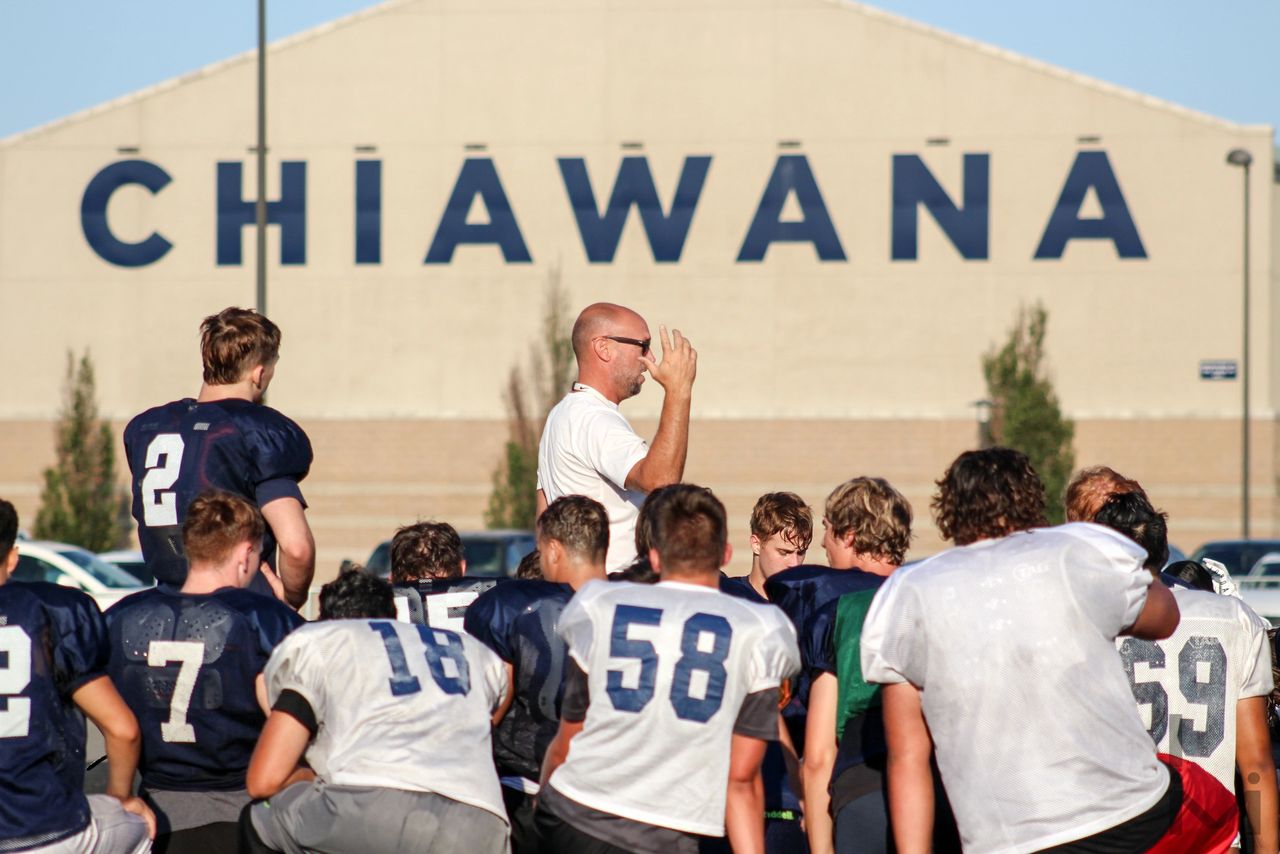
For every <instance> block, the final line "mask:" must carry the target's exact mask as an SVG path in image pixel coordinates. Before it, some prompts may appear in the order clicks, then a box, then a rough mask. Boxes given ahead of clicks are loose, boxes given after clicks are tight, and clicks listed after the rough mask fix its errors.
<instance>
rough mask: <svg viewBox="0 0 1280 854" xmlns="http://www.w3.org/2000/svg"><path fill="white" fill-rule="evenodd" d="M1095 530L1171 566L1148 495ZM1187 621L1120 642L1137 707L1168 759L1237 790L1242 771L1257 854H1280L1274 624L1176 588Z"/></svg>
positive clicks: (1150, 564) (1126, 499)
mask: <svg viewBox="0 0 1280 854" xmlns="http://www.w3.org/2000/svg"><path fill="white" fill-rule="evenodd" d="M1093 521H1095V522H1097V523H1098V524H1100V525H1106V526H1107V527H1108V528H1114V529H1115V530H1117V531H1119V532H1120V533H1122V534H1124V535H1125V536H1127V537H1129V538H1130V539H1132V540H1133V541H1134V542H1136V543H1137V544H1138V545H1140V546H1142V547H1143V548H1144V549H1146V550H1147V561H1146V567H1147V569H1149V570H1151V571H1152V572H1155V573H1158V572H1159V571H1160V568H1161V567H1163V566H1164V565H1165V563H1166V562H1167V561H1168V559H1169V541H1168V534H1167V530H1166V526H1165V515H1164V514H1163V513H1161V512H1159V511H1158V510H1156V509H1155V508H1154V507H1152V506H1151V503H1150V501H1148V500H1147V497H1146V495H1145V493H1143V492H1141V491H1136V492H1128V493H1118V494H1116V495H1112V496H1111V497H1110V498H1108V499H1107V500H1106V502H1105V503H1104V504H1103V505H1102V507H1100V508H1099V509H1098V511H1097V514H1096V515H1095V516H1094V519H1093ZM1170 586H1171V587H1172V589H1173V598H1174V599H1176V600H1177V602H1178V610H1179V611H1180V612H1181V614H1182V619H1181V620H1180V621H1179V622H1178V628H1177V629H1176V630H1175V631H1174V633H1173V634H1172V635H1170V636H1169V637H1168V638H1166V639H1165V640H1160V641H1145V640H1139V639H1138V638H1122V639H1117V646H1118V647H1119V649H1120V658H1121V660H1122V661H1123V662H1124V670H1125V674H1126V675H1128V677H1129V684H1130V687H1131V688H1132V689H1133V698H1134V700H1136V701H1137V703H1138V706H1139V708H1140V709H1141V710H1142V716H1143V720H1144V722H1146V723H1147V732H1149V733H1150V734H1151V738H1152V740H1153V741H1155V743H1156V747H1157V748H1158V749H1159V750H1160V752H1161V753H1171V754H1173V755H1174V756H1180V757H1185V758H1187V759H1190V760H1191V761H1192V762H1194V763H1196V764H1197V765H1199V766H1200V767H1202V768H1204V769H1205V770H1206V771H1208V772H1209V773H1210V774H1212V775H1213V776H1214V777H1215V778H1216V779H1217V780H1218V782H1219V783H1221V784H1222V785H1223V787H1225V788H1226V789H1227V790H1228V791H1231V790H1233V789H1234V788H1235V782H1236V768H1237V767H1239V769H1240V780H1241V785H1242V787H1243V797H1242V798H1241V800H1242V801H1243V803H1244V807H1245V814H1246V815H1247V816H1248V819H1249V821H1248V825H1247V828H1248V830H1249V832H1250V833H1251V834H1252V836H1253V845H1252V847H1251V849H1250V850H1252V851H1254V852H1257V854H1276V847H1277V833H1278V832H1280V812H1278V811H1277V792H1276V767H1275V761H1274V760H1273V759H1272V757H1271V739H1270V734H1269V732H1268V730H1267V696H1268V695H1269V694H1270V693H1271V689H1272V687H1273V684H1272V678H1271V649H1270V646H1269V645H1268V643H1267V629H1268V626H1267V623H1266V622H1265V621H1264V620H1263V619H1262V618H1261V617H1259V616H1258V615H1257V614H1256V613H1255V612H1254V611H1253V609H1252V608H1250V607H1249V606H1248V605H1246V604H1245V603H1244V602H1242V601H1241V600H1239V599H1237V598H1236V597H1234V596H1220V595H1218V594H1216V593H1207V592H1204V591H1202V590H1192V589H1189V588H1186V587H1183V586H1181V585H1170Z"/></svg>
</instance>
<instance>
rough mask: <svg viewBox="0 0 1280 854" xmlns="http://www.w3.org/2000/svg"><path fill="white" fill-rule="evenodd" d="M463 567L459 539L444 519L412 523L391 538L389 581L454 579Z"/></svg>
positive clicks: (463, 562)
mask: <svg viewBox="0 0 1280 854" xmlns="http://www.w3.org/2000/svg"><path fill="white" fill-rule="evenodd" d="M465 567H466V555H465V553H464V552H463V549H462V538H461V537H459V536H458V532H457V531H456V530H454V527H453V526H452V525H450V524H448V523H447V522H415V523H414V524H412V525H405V526H404V527H403V528H401V529H399V530H398V531H396V533H395V536H394V537H392V539H391V581H392V582H393V583H395V584H405V583H407V582H410V581H418V580H420V579H423V578H457V577H458V576H460V575H462V573H463V570H464V568H465Z"/></svg>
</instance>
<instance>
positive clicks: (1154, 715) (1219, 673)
mask: <svg viewBox="0 0 1280 854" xmlns="http://www.w3.org/2000/svg"><path fill="white" fill-rule="evenodd" d="M1173 596H1174V598H1175V599H1177V600H1178V608H1179V610H1180V611H1181V612H1182V620H1181V621H1180V622H1179V623H1178V628H1177V630H1176V631H1174V633H1173V635H1172V636H1170V637H1168V638H1166V639H1165V640H1162V641H1158V642H1155V643H1153V642H1151V641H1143V640H1138V639H1137V638H1121V639H1119V640H1118V641H1117V643H1116V646H1117V647H1118V648H1119V649H1120V659H1121V660H1122V661H1123V662H1124V668H1125V672H1126V673H1127V674H1128V676H1129V681H1130V684H1131V685H1132V687H1133V698H1134V699H1135V700H1137V702H1138V711H1139V714H1140V715H1141V716H1142V722H1143V723H1144V724H1145V725H1146V727H1147V731H1148V732H1149V733H1151V738H1152V739H1154V740H1155V743H1156V748H1157V749H1158V750H1159V751H1160V752H1161V753H1169V754H1172V755H1174V756H1181V757H1185V758H1187V759H1190V760H1191V761H1192V762H1195V763H1196V764H1197V765H1199V766H1200V767H1202V768H1204V769H1205V770H1206V771H1208V772H1209V773H1210V774H1212V775H1213V776H1214V777H1216V778H1217V780H1218V782H1219V783H1221V784H1222V785H1223V786H1224V787H1226V789H1227V791H1229V792H1230V791H1234V790H1235V771H1236V702H1237V701H1239V700H1244V699H1247V698H1249V697H1264V696H1266V695H1267V694H1269V693H1271V688H1272V681H1271V649H1270V648H1269V647H1268V646H1267V625H1266V623H1265V622H1264V621H1263V619H1262V618H1261V617H1259V616H1258V615H1257V614H1256V613H1254V611H1253V609H1252V608H1250V607H1249V606H1248V605H1246V604H1244V603H1243V602H1241V601H1240V600H1239V599H1236V598H1235V597H1233V596H1220V595H1218V594H1216V593H1207V592H1204V591H1201V590H1187V589H1185V588H1181V587H1176V588H1174V591H1173Z"/></svg>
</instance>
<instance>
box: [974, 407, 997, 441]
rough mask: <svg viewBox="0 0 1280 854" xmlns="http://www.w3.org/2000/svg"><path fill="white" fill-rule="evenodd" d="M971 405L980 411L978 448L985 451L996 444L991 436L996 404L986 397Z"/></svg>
mask: <svg viewBox="0 0 1280 854" xmlns="http://www.w3.org/2000/svg"><path fill="white" fill-rule="evenodd" d="M969 405H970V406H972V407H973V408H974V409H976V410H977V411H978V448H980V449H981V450H984V451H985V450H986V449H987V448H990V447H991V446H992V445H994V444H995V441H994V440H993V439H992V436H991V410H993V409H995V406H996V405H995V402H994V401H991V400H987V399H986V398H985V397H984V398H983V399H982V400H975V401H974V402H973V403H971V404H969Z"/></svg>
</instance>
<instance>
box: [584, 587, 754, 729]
mask: <svg viewBox="0 0 1280 854" xmlns="http://www.w3.org/2000/svg"><path fill="white" fill-rule="evenodd" d="M661 623H662V609H661V608H641V607H637V606H635V605H619V606H618V607H617V609H616V610H615V611H614V612H613V628H612V629H611V631H610V633H609V656H610V657H611V658H636V659H639V660H640V676H639V679H637V680H636V687H634V688H627V687H625V686H624V685H623V684H622V683H623V677H624V674H623V672H622V671H621V670H610V671H607V672H606V674H605V676H606V679H607V681H606V683H605V691H606V692H607V693H608V694H609V702H611V703H613V707H614V708H615V709H617V710H619V711H622V712H639V711H640V710H641V709H643V708H644V707H645V706H647V705H649V701H650V700H652V699H653V693H654V682H655V681H656V678H657V673H658V652H657V650H655V649H654V647H653V644H652V643H651V642H650V641H647V640H633V639H632V638H631V637H630V629H631V627H632V626H633V625H636V626H657V625H660V624H661ZM704 635H709V636H710V637H711V649H709V650H704V649H702V648H701V647H702V638H703V636H704ZM732 639H733V626H731V625H729V621H728V620H726V619H725V618H724V617H721V616H719V615H718V614H702V613H698V614H694V615H693V616H692V617H690V618H689V619H687V620H685V622H684V630H683V633H682V634H681V635H680V653H681V655H680V658H679V660H677V661H676V666H675V672H674V673H672V676H671V707H672V708H673V709H674V710H675V713H676V717H678V718H680V719H681V720H685V721H697V722H698V723H706V722H707V721H709V720H711V716H712V715H714V714H715V713H716V712H718V711H720V704H721V702H722V701H723V700H724V686H725V682H726V681H727V679H728V672H727V671H726V670H725V669H724V661H725V659H726V658H728V657H729V642H730V641H731V640H732ZM698 672H701V673H704V674H706V680H705V682H704V688H703V690H702V692H701V693H702V696H701V697H695V696H693V690H692V688H693V681H694V680H693V677H694V674H695V673H698Z"/></svg>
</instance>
